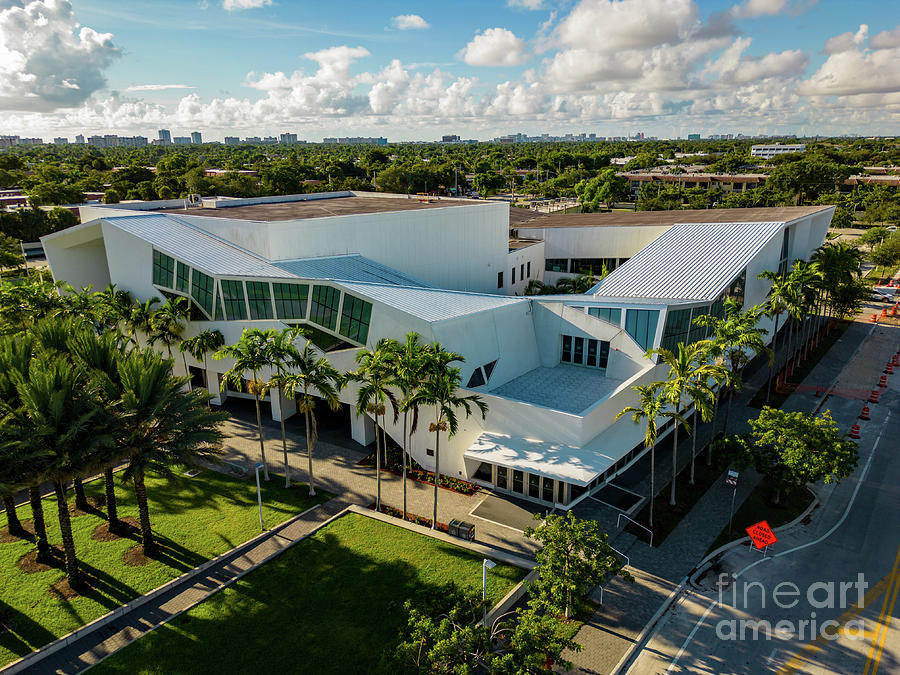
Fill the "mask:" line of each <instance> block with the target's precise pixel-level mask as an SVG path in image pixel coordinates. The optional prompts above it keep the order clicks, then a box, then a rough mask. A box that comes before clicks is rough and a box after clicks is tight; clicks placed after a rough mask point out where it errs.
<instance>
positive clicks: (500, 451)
mask: <svg viewBox="0 0 900 675" xmlns="http://www.w3.org/2000/svg"><path fill="white" fill-rule="evenodd" d="M186 206H187V204H185V203H184V202H183V201H182V200H170V201H166V202H143V203H135V204H117V205H108V206H106V205H98V206H87V207H82V209H81V217H82V224H81V225H79V226H77V227H73V228H70V229H68V230H65V231H62V232H58V233H55V234H51V235H49V236H47V237H44V238H43V240H42V241H43V244H44V249H45V251H46V253H47V257H48V260H49V262H50V266H51V269H52V271H53V274H54V276H55V277H56V278H57V279H65V280H67V281H68V282H69V283H71V284H73V285H74V286H76V287H78V286H86V285H88V284H92V285H93V286H94V287H95V288H102V287H104V286H106V285H107V284H110V283H113V284H116V286H117V287H118V288H119V289H123V290H127V291H129V292H131V294H132V296H133V297H134V298H135V299H136V300H141V301H142V300H145V299H147V298H150V297H154V296H157V297H160V296H183V297H186V298H189V299H190V300H191V305H192V317H191V321H190V323H189V324H188V326H187V328H186V331H185V337H189V336H191V335H193V334H196V333H197V332H199V331H201V330H204V329H207V328H214V329H218V330H220V331H221V332H222V333H223V334H224V336H225V338H226V340H227V341H228V342H229V343H233V342H235V341H237V340H238V338H239V337H240V334H241V332H242V331H243V330H244V329H245V328H248V327H260V328H270V327H271V328H280V327H284V326H286V325H295V324H300V325H304V326H307V327H309V328H311V329H312V330H313V334H314V337H313V342H314V343H316V344H317V345H320V346H321V347H322V348H323V349H324V351H325V353H326V355H327V357H328V359H329V360H330V361H331V362H332V363H333V364H334V366H335V367H336V368H338V369H339V370H341V371H347V370H350V369H352V368H354V367H355V361H354V359H355V356H356V353H357V351H358V350H359V349H360V348H361V347H364V346H366V347H369V348H372V347H373V346H374V345H375V344H376V343H377V342H378V340H379V339H381V338H384V337H391V338H395V339H398V340H403V339H404V337H405V335H406V334H407V333H409V332H411V331H415V332H417V333H419V334H420V335H421V336H422V338H423V341H425V342H432V341H438V342H440V343H441V344H443V345H444V346H445V347H446V348H447V349H449V350H452V351H455V352H458V353H460V354H462V355H463V356H464V357H465V362H464V363H463V364H462V369H463V379H462V381H463V384H464V385H465V387H466V389H467V390H469V391H471V392H475V393H478V394H480V395H481V396H482V397H483V399H484V401H485V402H486V403H487V405H488V406H489V413H488V414H487V417H486V419H484V420H482V419H481V417H480V416H478V415H476V416H473V417H471V418H469V419H467V420H464V421H463V422H462V423H461V428H460V430H459V432H458V433H457V434H456V435H455V436H454V437H453V438H451V439H449V441H448V442H446V443H445V440H442V442H441V469H442V473H446V474H448V475H451V476H456V477H459V478H464V479H467V480H471V481H475V482H479V483H482V484H485V485H489V486H491V487H493V488H494V489H495V490H497V491H499V492H507V493H511V494H516V495H519V496H522V497H524V498H526V499H531V500H534V501H538V502H541V503H544V504H555V505H557V506H560V507H568V506H571V505H572V504H574V503H575V502H577V501H579V500H580V499H583V498H584V497H585V496H587V495H588V494H589V493H590V492H591V491H592V490H595V489H598V488H600V487H602V486H603V485H605V484H606V483H607V482H608V481H610V480H611V479H613V478H614V477H615V476H616V475H618V474H620V473H621V472H622V471H624V470H625V469H627V468H628V467H629V466H630V465H631V464H632V463H633V462H634V461H636V459H637V458H638V457H639V456H640V455H641V454H642V453H643V447H642V445H641V441H642V437H643V432H642V429H641V428H639V427H638V426H637V425H635V424H633V423H632V422H631V420H630V419H628V418H623V419H621V420H619V421H618V422H616V421H614V418H615V415H616V414H617V413H618V412H619V411H621V410H622V409H623V408H624V407H626V406H628V405H632V404H634V403H635V402H636V396H635V393H634V392H633V390H632V386H633V385H636V384H641V383H646V382H650V381H653V380H657V379H662V378H664V376H665V373H663V372H661V371H658V370H657V366H656V364H655V363H654V362H653V360H650V359H647V358H645V356H644V353H645V351H646V350H648V349H650V348H653V347H657V346H659V345H663V346H667V347H670V348H673V347H674V346H675V345H676V344H677V343H678V342H680V341H693V340H697V339H702V338H703V337H705V332H704V329H702V328H699V327H697V326H694V325H693V323H692V319H693V317H695V316H698V315H699V314H703V313H713V314H715V313H718V312H721V311H722V305H723V302H724V300H725V298H727V297H735V298H738V299H741V300H743V302H744V303H745V304H748V305H749V304H754V303H758V302H761V301H763V300H764V298H765V296H766V293H767V291H768V286H767V284H766V283H765V282H763V281H760V280H758V279H757V274H758V273H759V272H762V271H763V270H769V269H778V268H779V266H784V265H787V264H788V262H789V261H790V260H792V259H794V258H808V257H809V255H810V253H811V252H812V251H813V250H814V249H815V248H816V247H817V246H819V245H821V244H822V242H823V241H824V239H825V233H826V230H827V228H828V224H829V222H830V219H831V216H832V213H833V208H834V207H830V206H826V207H810V208H773V209H732V210H711V211H674V212H656V213H631V214H584V216H580V215H579V216H577V217H572V216H544V217H542V218H534V219H527V218H526V219H523V218H521V217H520V214H517V216H516V218H515V219H514V221H515V222H514V223H513V227H512V230H511V229H510V210H509V207H508V205H507V204H505V203H499V202H498V203H494V202H485V201H477V200H464V199H440V200H435V199H418V198H416V197H408V196H405V195H404V196H400V195H386V194H372V193H353V192H342V193H327V194H316V195H296V196H290V197H267V198H255V199H224V198H219V199H204V200H202V203H201V204H196V205H194V207H192V208H186ZM607 215H608V216H609V218H605V217H604V216H607ZM601 266H606V267H607V269H608V270H611V273H610V274H609V275H608V276H606V277H605V278H604V279H603V280H602V281H601V282H600V283H599V284H597V285H596V286H595V287H594V288H593V289H591V291H590V292H589V293H586V294H584V295H559V296H535V297H522V293H523V291H524V287H525V285H527V283H528V281H529V280H530V279H539V280H546V281H548V282H550V283H552V282H553V281H555V280H556V279H558V278H560V277H561V276H564V275H572V274H574V273H577V272H578V271H582V270H592V271H593V272H594V273H595V274H597V273H599V271H600V267H601ZM188 358H189V360H188V362H187V363H188V366H189V370H190V374H191V375H192V376H193V377H194V380H195V382H198V383H204V382H205V383H206V385H207V386H208V388H209V391H210V392H211V393H212V394H213V395H214V396H215V397H216V399H215V401H216V402H219V403H221V401H222V399H223V398H225V397H228V396H246V394H240V393H238V392H233V391H231V390H230V389H226V390H225V391H224V392H220V383H221V376H222V373H224V372H225V371H226V370H227V369H228V368H229V367H230V365H231V364H230V363H229V362H228V361H227V360H226V361H212V360H210V361H209V363H208V364H207V366H206V368H207V369H204V364H203V363H200V362H196V361H191V360H190V357H188ZM176 368H177V369H178V371H179V372H180V371H181V370H183V368H184V366H183V365H181V364H180V363H176ZM355 395H356V392H355V390H354V389H353V388H352V387H348V388H347V389H345V390H344V391H343V392H342V393H341V400H342V401H343V402H344V403H345V404H349V405H348V412H347V417H348V425H349V426H350V429H351V433H352V436H353V438H354V439H356V440H357V441H359V442H360V443H362V444H364V445H367V444H369V443H370V442H371V441H372V440H373V439H374V424H373V422H372V420H371V419H369V418H361V417H358V416H356V415H355V413H354V412H353V405H352V404H353V403H354V402H355ZM271 398H272V400H271V413H272V416H273V417H274V418H275V419H280V418H281V417H283V416H284V417H286V416H290V415H292V414H294V413H295V412H296V405H295V402H294V400H293V399H292V397H291V396H287V397H285V396H279V395H277V394H275V395H274V396H272V397H271ZM425 416H426V417H427V414H425ZM386 424H387V426H386V431H387V432H388V434H390V435H391V436H392V437H393V438H394V439H395V440H396V441H398V442H400V441H401V433H402V432H401V429H400V427H399V426H397V425H394V424H392V423H391V420H390V419H388V420H387V423H386ZM401 424H402V422H401ZM419 428H420V430H421V429H427V428H428V420H427V419H421V420H420V423H419ZM433 448H434V435H433V434H429V433H425V432H423V431H419V432H417V433H416V434H414V435H413V437H412V447H411V452H412V455H413V457H414V458H415V459H416V461H418V462H419V463H420V464H422V465H423V466H424V467H426V468H433V465H434V457H433V455H434V449H433Z"/></svg>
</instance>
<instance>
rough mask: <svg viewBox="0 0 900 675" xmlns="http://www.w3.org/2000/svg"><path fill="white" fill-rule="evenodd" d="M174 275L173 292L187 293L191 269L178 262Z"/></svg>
mask: <svg viewBox="0 0 900 675" xmlns="http://www.w3.org/2000/svg"><path fill="white" fill-rule="evenodd" d="M177 264H178V267H177V273H176V274H175V290H176V291H181V292H182V293H188V292H189V291H190V288H191V268H190V267H188V266H187V265H185V264H184V263H183V262H181V261H179V262H178V263H177Z"/></svg>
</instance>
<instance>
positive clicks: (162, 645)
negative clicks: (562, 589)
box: [95, 514, 526, 674]
mask: <svg viewBox="0 0 900 675" xmlns="http://www.w3.org/2000/svg"><path fill="white" fill-rule="evenodd" d="M481 564H482V557H481V556H480V555H478V554H476V553H472V552H471V551H468V550H466V549H463V548H460V547H458V546H454V545H451V544H446V543H443V542H440V541H438V540H436V539H432V538H430V537H426V536H424V535H420V534H417V533H414V532H410V531H408V530H404V529H401V528H399V527H396V526H394V525H390V524H387V523H383V522H380V521H376V520H373V519H371V518H366V517H364V516H360V515H357V514H348V515H345V516H343V517H341V518H339V519H337V520H336V521H334V522H332V523H331V524H329V525H327V526H326V527H324V528H322V529H321V530H319V531H318V532H316V533H315V534H314V535H313V536H312V537H310V538H309V539H306V540H304V541H302V542H301V543H299V544H297V545H296V546H294V547H293V548H291V549H290V550H288V551H287V552H285V553H284V554H282V555H281V556H279V557H277V558H275V559H274V560H272V561H270V562H268V563H266V564H265V565H264V566H263V567H261V568H259V569H258V570H256V571H254V572H252V573H251V574H249V575H247V576H246V577H244V578H243V579H242V580H240V581H239V582H237V583H236V584H234V585H233V586H231V587H229V588H227V589H225V590H224V591H222V592H220V593H217V594H216V595H214V596H212V597H211V598H210V599H208V600H206V601H205V602H203V603H202V604H200V605H198V606H197V607H195V608H194V609H192V610H190V611H189V612H187V613H186V614H183V615H182V616H180V617H178V618H177V619H175V620H173V621H172V622H171V623H168V624H166V625H164V626H162V627H160V628H159V629H157V630H155V631H153V632H152V633H150V634H149V635H147V636H145V637H143V638H141V639H140V640H138V641H136V642H134V643H132V644H131V645H129V646H128V647H126V648H125V649H124V650H122V651H120V652H118V653H117V654H115V655H113V656H111V657H110V658H108V659H107V660H105V661H103V662H102V663H101V664H100V665H99V666H97V667H96V668H95V672H97V673H129V674H131V673H167V674H168V673H208V672H270V673H277V672H308V673H317V674H320V673H370V672H373V671H374V670H375V669H376V668H377V666H378V661H379V658H380V656H381V654H382V651H383V650H384V649H385V648H389V647H390V646H391V645H393V644H395V643H396V640H397V638H398V631H399V629H400V628H401V627H402V625H403V624H404V621H405V617H404V612H403V603H404V601H405V600H406V599H408V598H415V597H417V596H420V597H421V595H429V594H430V595H431V596H432V597H436V596H437V595H438V594H440V593H442V589H443V587H444V586H445V585H446V584H448V583H450V582H455V583H456V584H458V585H460V586H465V587H469V588H472V589H480V587H481ZM525 573H526V572H525V570H521V569H519V568H516V567H510V566H505V565H497V567H495V568H494V569H493V570H490V572H488V579H489V581H488V596H489V599H490V600H491V602H497V601H499V600H500V599H501V598H502V597H503V596H504V595H505V594H506V593H507V592H508V591H509V590H510V589H511V588H512V586H513V585H515V584H516V583H517V582H519V581H520V580H521V579H522V578H523V577H524V576H525Z"/></svg>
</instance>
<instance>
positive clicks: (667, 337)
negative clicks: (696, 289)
mask: <svg viewBox="0 0 900 675" xmlns="http://www.w3.org/2000/svg"><path fill="white" fill-rule="evenodd" d="M690 328H691V310H690V309H670V310H669V311H668V312H667V314H666V326H665V328H663V337H662V342H660V346H662V347H664V348H665V349H668V350H669V351H671V352H676V351H677V349H678V343H679V342H687V340H688V334H689V332H690Z"/></svg>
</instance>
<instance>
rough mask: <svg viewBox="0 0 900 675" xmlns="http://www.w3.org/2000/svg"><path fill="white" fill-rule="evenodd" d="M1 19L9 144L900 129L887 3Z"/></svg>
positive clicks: (295, 10) (171, 9)
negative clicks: (162, 132)
mask: <svg viewBox="0 0 900 675" xmlns="http://www.w3.org/2000/svg"><path fill="white" fill-rule="evenodd" d="M2 7H3V9H0V45H3V48H2V51H3V54H4V56H3V63H2V66H0V83H2V85H3V87H2V93H0V134H4V135H19V136H22V137H42V138H45V140H48V139H54V138H59V137H69V138H74V136H75V135H76V134H84V135H85V136H91V135H95V134H103V135H107V134H118V135H121V136H147V137H148V138H151V139H152V138H155V137H156V131H157V130H158V129H171V130H173V132H174V133H173V138H176V137H177V138H179V139H184V138H186V137H187V138H189V136H185V134H189V133H190V132H193V131H199V132H200V133H202V135H203V138H204V139H205V140H217V141H222V140H223V139H224V137H225V136H231V137H234V136H238V137H248V136H249V137H255V136H259V137H264V136H267V135H270V134H273V133H274V134H276V135H279V136H280V134H282V133H290V134H297V137H298V139H299V140H307V141H309V142H321V139H322V138H325V137H341V136H344V137H346V136H351V137H352V136H361V137H387V138H389V139H390V140H391V141H397V142H402V141H416V140H431V139H434V140H439V139H440V138H441V137H442V136H444V135H447V134H452V135H459V136H460V137H461V138H463V139H478V140H489V139H492V138H495V137H499V136H504V135H507V134H510V133H523V134H526V135H540V134H542V133H548V134H551V135H560V136H561V135H564V134H566V133H581V132H585V133H595V134H596V135H597V136H602V137H610V136H612V137H627V136H633V135H634V134H635V133H638V132H642V133H644V134H645V135H646V136H648V137H649V136H656V137H660V138H668V137H673V138H683V137H687V136H688V134H696V133H699V134H701V135H702V136H703V137H708V136H710V135H716V134H718V135H722V134H729V133H731V134H737V133H743V134H745V135H747V136H757V135H786V134H795V135H798V136H813V135H835V136H836V135H842V134H860V135H896V134H898V133H900V68H898V67H897V65H896V64H897V63H900V8H898V7H897V6H896V5H894V4H892V3H884V2H875V1H874V0H856V1H854V2H852V3H847V2H843V1H840V0H734V1H732V2H727V1H725V0H701V1H694V0H577V1H576V2H562V1H557V0H506V2H493V3H484V2H475V1H474V0H459V1H458V2H456V3H452V5H441V4H437V3H432V4H426V5H420V6H415V7H410V5H409V4H408V3H406V4H403V3H400V2H395V1H390V0H389V1H386V2H382V3H358V2H354V3H350V2H347V1H346V0H343V1H342V0H338V1H337V2H333V3H328V4H324V5H323V4H313V5H309V6H307V5H306V4H304V5H303V6H301V5H300V4H299V3H288V2H273V0H199V1H197V2H194V1H191V2H177V1H175V0H156V1H152V2H151V1H150V0H129V2H128V3H125V4H122V3H116V4H112V3H110V2H108V1H107V0H74V1H73V2H68V1H67V0H7V2H5V3H3V5H2ZM180 142H183V141H180Z"/></svg>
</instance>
